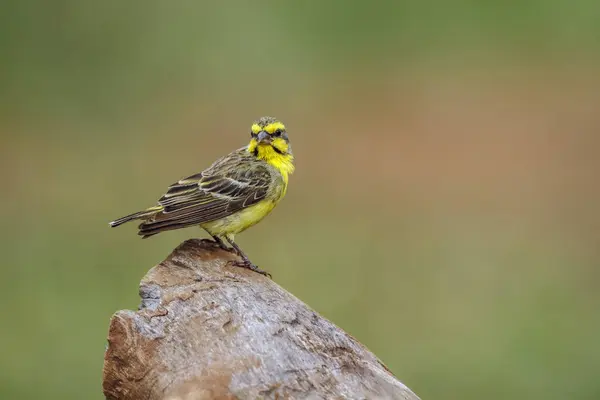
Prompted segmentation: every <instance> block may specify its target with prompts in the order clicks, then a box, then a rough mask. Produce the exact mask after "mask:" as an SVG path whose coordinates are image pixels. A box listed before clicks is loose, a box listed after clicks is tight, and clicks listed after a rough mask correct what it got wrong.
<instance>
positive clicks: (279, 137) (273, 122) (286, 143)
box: [248, 117, 292, 159]
mask: <svg viewBox="0 0 600 400" xmlns="http://www.w3.org/2000/svg"><path fill="white" fill-rule="evenodd" d="M250 136H251V137H252V138H251V139H250V144H249V145H248V151H249V152H251V153H253V154H254V155H256V156H257V157H259V158H263V159H269V158H277V157H281V156H283V157H291V156H292V147H291V145H290V140H289V138H288V135H287V131H286V129H285V125H283V123H281V121H278V120H277V119H276V118H273V117H262V118H260V119H258V120H257V121H255V122H254V123H253V124H252V127H251V128H250Z"/></svg>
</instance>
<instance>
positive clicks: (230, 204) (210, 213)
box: [139, 151, 271, 237]
mask: <svg viewBox="0 0 600 400" xmlns="http://www.w3.org/2000/svg"><path fill="white" fill-rule="evenodd" d="M270 182H271V173H270V171H269V170H268V168H267V167H266V166H265V165H264V164H263V163H262V162H259V161H258V160H256V158H254V157H252V155H251V154H248V153H246V152H245V151H238V152H234V153H231V154H230V155H228V156H226V157H224V158H222V159H220V160H218V161H217V162H215V163H214V164H213V165H212V166H211V167H210V168H208V169H207V170H205V171H203V172H201V173H199V174H196V175H192V176H189V177H187V178H185V179H182V180H180V181H178V182H176V183H174V184H173V185H171V186H170V187H169V189H168V191H167V193H165V195H164V196H162V197H161V198H160V200H159V201H158V203H159V204H160V205H161V206H163V211H162V212H160V213H158V214H156V215H155V217H154V218H153V219H152V220H148V221H146V222H144V223H142V224H141V225H140V226H139V229H140V231H139V234H140V235H143V236H144V237H147V236H151V235H155V234H157V233H159V232H162V231H166V230H171V229H179V228H184V227H187V226H192V225H199V224H202V223H205V222H209V221H214V220H218V219H221V218H224V217H227V216H229V215H231V214H234V213H236V212H238V211H240V210H242V209H244V208H246V207H249V206H251V205H253V204H256V203H258V202H259V201H261V200H262V199H264V198H265V197H266V195H267V192H268V190H269V185H270Z"/></svg>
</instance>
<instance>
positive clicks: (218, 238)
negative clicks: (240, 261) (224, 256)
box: [210, 233, 231, 251]
mask: <svg viewBox="0 0 600 400" xmlns="http://www.w3.org/2000/svg"><path fill="white" fill-rule="evenodd" d="M210 236H212V238H213V239H214V241H215V243H216V244H217V246H219V247H220V248H221V249H223V250H225V251H231V249H230V248H229V247H227V245H226V244H225V242H223V240H222V239H221V238H220V237H218V236H217V235H213V234H212V233H211V234H210Z"/></svg>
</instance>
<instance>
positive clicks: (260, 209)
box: [202, 197, 281, 236]
mask: <svg viewBox="0 0 600 400" xmlns="http://www.w3.org/2000/svg"><path fill="white" fill-rule="evenodd" d="M280 199H281V197H280V198H279V199H277V200H276V201H273V200H263V201H261V202H260V203H256V204H255V205H253V206H250V207H248V208H245V209H243V210H241V211H238V212H237V213H235V214H233V215H230V216H228V217H225V218H223V219H220V220H217V221H211V222H207V223H205V224H203V225H202V227H203V228H204V229H206V230H207V231H208V232H210V233H211V234H212V235H217V236H223V235H235V234H237V233H240V232H242V231H245V230H246V229H248V228H250V227H251V226H252V225H255V224H256V223H258V222H259V221H260V220H262V219H263V218H264V217H266V216H267V215H268V214H269V213H270V212H271V211H273V208H275V206H276V205H277V203H278V202H279V200H280Z"/></svg>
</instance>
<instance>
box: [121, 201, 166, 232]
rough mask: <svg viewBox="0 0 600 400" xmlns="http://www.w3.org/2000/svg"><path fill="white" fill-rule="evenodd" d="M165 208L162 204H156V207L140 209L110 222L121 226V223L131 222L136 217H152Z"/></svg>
mask: <svg viewBox="0 0 600 400" xmlns="http://www.w3.org/2000/svg"><path fill="white" fill-rule="evenodd" d="M162 210H163V207H162V206H156V207H150V208H148V209H146V210H144V211H138V212H136V213H133V214H129V215H126V216H124V217H121V218H119V219H116V220H114V221H112V222H110V223H109V225H110V226H111V227H112V228H114V227H116V226H119V225H121V224H124V223H125V222H129V221H133V220H136V219H143V218H145V217H150V216H152V215H154V214H156V213H158V212H161V211H162Z"/></svg>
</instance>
